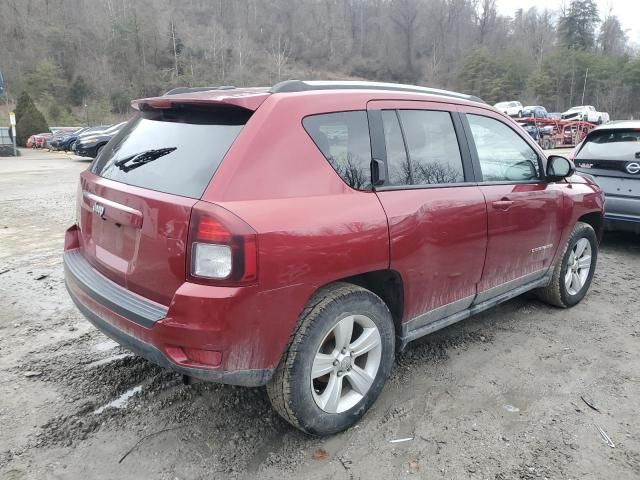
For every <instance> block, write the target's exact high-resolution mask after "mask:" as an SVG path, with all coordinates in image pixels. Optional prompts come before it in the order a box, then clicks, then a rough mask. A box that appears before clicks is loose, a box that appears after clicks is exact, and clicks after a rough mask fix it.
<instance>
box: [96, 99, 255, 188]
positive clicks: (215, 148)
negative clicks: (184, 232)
mask: <svg viewBox="0 0 640 480" xmlns="http://www.w3.org/2000/svg"><path fill="white" fill-rule="evenodd" d="M251 113H252V112H251V111H249V110H245V109H239V108H236V107H222V108H220V107H218V108H204V107H176V108H169V109H157V110H151V111H147V112H142V113H141V114H140V115H138V116H137V117H135V118H134V119H132V120H131V121H129V123H127V125H125V126H124V128H122V130H121V131H120V132H119V133H118V135H117V136H116V137H114V139H113V140H112V141H111V142H110V143H109V144H108V146H107V148H105V150H104V151H103V152H102V153H101V154H100V156H99V157H98V158H97V159H96V160H95V161H94V163H93V165H92V167H91V171H92V173H94V174H96V175H99V176H101V177H103V178H108V179H110V180H114V181H116V182H121V183H125V184H127V185H133V186H136V187H142V188H147V189H150V190H156V191H159V192H164V193H170V194H174V195H180V196H183V197H190V198H200V197H202V194H203V193H204V190H205V189H206V188H207V185H208V184H209V182H210V181H211V178H212V177H213V175H214V174H215V172H216V170H217V168H218V167H219V166H220V163H221V162H222V160H223V158H224V156H225V155H226V153H227V151H228V150H229V148H230V147H231V145H232V144H233V142H234V140H235V139H236V137H237V136H238V134H239V133H240V131H241V130H242V127H243V126H244V125H245V124H246V122H247V121H248V119H249V117H250V116H251Z"/></svg>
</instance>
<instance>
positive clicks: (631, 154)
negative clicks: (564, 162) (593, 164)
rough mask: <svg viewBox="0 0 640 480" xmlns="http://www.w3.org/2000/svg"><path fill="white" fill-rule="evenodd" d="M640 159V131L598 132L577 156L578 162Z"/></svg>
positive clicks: (590, 136) (591, 135)
mask: <svg viewBox="0 0 640 480" xmlns="http://www.w3.org/2000/svg"><path fill="white" fill-rule="evenodd" d="M637 159H640V130H630V129H621V130H600V131H598V130H596V131H594V132H592V133H591V134H590V135H589V136H588V137H587V141H586V142H585V144H584V146H583V147H582V148H581V149H580V151H579V152H578V154H577V155H576V160H625V161H630V160H637Z"/></svg>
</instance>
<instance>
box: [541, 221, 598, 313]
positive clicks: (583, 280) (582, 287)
mask: <svg viewBox="0 0 640 480" xmlns="http://www.w3.org/2000/svg"><path fill="white" fill-rule="evenodd" d="M597 260H598V239H597V237H596V232H595V231H594V230H593V227H591V225H589V224H587V223H583V222H578V223H576V226H575V227H574V228H573V231H572V232H571V235H570V236H569V240H568V241H567V244H566V246H565V249H564V252H563V253H562V257H561V258H560V260H559V262H558V264H557V265H556V266H555V267H554V270H553V275H552V278H551V282H550V283H549V285H547V286H546V287H544V288H540V289H538V290H537V291H536V293H537V294H538V296H539V297H540V299H541V300H543V301H544V302H546V303H549V304H550V305H554V306H556V307H560V308H568V307H573V306H574V305H576V304H578V303H579V302H580V301H581V300H582V299H583V298H584V296H585V295H586V294H587V291H588V290H589V287H590V286H591V281H592V279H593V274H594V273H595V270H596V263H597Z"/></svg>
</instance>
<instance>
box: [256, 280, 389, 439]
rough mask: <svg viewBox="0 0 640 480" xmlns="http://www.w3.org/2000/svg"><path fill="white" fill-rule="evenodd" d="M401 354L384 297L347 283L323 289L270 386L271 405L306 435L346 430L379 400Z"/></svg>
mask: <svg viewBox="0 0 640 480" xmlns="http://www.w3.org/2000/svg"><path fill="white" fill-rule="evenodd" d="M394 349H395V329H394V325H393V319H392V318H391V314H390V313H389V309H388V308H387V306H386V305H385V303H384V302H383V301H382V300H381V299H380V297H378V296H377V295H375V294H374V293H372V292H370V291H369V290H366V289H364V288H362V287H358V286H356V285H352V284H348V283H335V284H332V285H330V286H327V287H324V288H322V289H321V290H319V291H318V292H317V293H316V294H315V295H314V296H313V297H312V298H311V300H309V303H308V304H307V308H305V310H304V311H303V313H302V315H301V318H300V321H299V324H298V328H297V329H296V331H295V332H294V333H293V335H292V338H291V340H290V344H289V348H288V350H287V352H286V353H285V355H284V356H283V358H282V360H281V362H280V365H279V366H278V368H277V369H276V372H275V373H274V376H273V378H272V379H271V381H270V383H269V384H268V385H267V393H268V395H269V399H270V400H271V404H272V405H273V407H274V409H275V410H276V411H277V412H278V413H279V414H280V415H281V416H282V417H283V418H284V419H285V420H286V421H287V422H289V423H290V424H291V425H293V426H294V427H296V428H298V429H300V430H302V431H303V432H305V433H308V434H311V435H319V436H320V435H331V434H334V433H337V432H341V431H343V430H346V429H347V428H349V427H350V426H352V425H353V424H355V423H356V422H357V421H358V420H360V418H361V417H362V416H363V415H364V414H365V413H366V411H367V410H368V409H369V407H370V406H371V405H372V404H373V402H374V401H375V400H376V399H377V398H378V395H379V394H380V392H381V391H382V387H383V386H384V383H385V381H386V379H387V377H388V376H389V373H390V372H391V367H392V365H393V359H394Z"/></svg>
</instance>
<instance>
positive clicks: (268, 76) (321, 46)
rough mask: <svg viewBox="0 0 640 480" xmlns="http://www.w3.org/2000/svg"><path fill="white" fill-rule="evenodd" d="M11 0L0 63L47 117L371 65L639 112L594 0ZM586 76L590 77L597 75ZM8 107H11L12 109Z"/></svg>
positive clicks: (632, 62)
mask: <svg viewBox="0 0 640 480" xmlns="http://www.w3.org/2000/svg"><path fill="white" fill-rule="evenodd" d="M558 3H559V5H558V9H557V10H554V11H550V10H538V9H536V8H535V7H532V8H530V9H528V10H519V11H517V12H515V15H513V16H510V17H508V16H503V15H500V14H499V13H498V12H497V9H496V0H270V1H263V0H92V1H83V0H3V1H2V2H0V46H1V48H0V70H2V72H3V74H4V76H5V80H6V87H7V93H8V95H9V97H10V99H11V101H15V100H16V99H17V97H18V96H19V95H20V93H21V92H22V91H26V92H28V93H29V94H30V95H31V97H32V98H33V100H34V102H35V103H36V104H37V105H38V107H39V108H40V109H41V110H42V111H43V113H44V114H45V116H46V119H47V121H48V122H49V124H53V125H58V124H84V123H91V124H95V123H102V122H105V121H108V120H114V119H117V118H122V117H124V116H126V115H127V112H128V109H129V101H130V100H131V99H132V98H135V97H141V96H148V95H157V94H161V93H163V92H164V91H166V90H168V89H169V88H171V87H173V86H178V85H190V86H193V85H237V86H255V85H272V84H274V83H276V82H277V81H279V80H283V79H287V78H303V79H315V78H329V79H337V78H359V79H367V80H380V81H392V82H404V83H417V84H420V85H429V86H434V87H440V88H446V89H452V90H458V91H464V92H466V93H471V94H475V95H478V96H480V97H482V98H483V99H484V100H486V101H487V102H490V103H494V102H496V101H499V100H511V99H519V100H521V101H522V102H523V103H527V104H530V103H535V104H542V105H545V106H546V107H547V108H548V109H549V110H550V111H561V110H563V109H565V108H568V107H570V106H572V105H574V104H579V103H582V96H583V91H584V103H587V104H593V105H595V106H597V108H598V109H600V110H606V111H609V112H610V113H611V117H612V118H627V117H630V116H636V117H637V116H638V115H639V114H640V95H639V94H640V57H639V56H638V52H635V51H632V50H631V49H630V48H629V47H628V41H627V36H626V33H625V32H624V31H623V29H622V27H621V24H620V21H619V20H618V18H616V17H615V16H612V15H609V14H607V12H599V11H598V9H597V8H596V3H595V1H594V0H573V1H572V2H570V3H567V2H564V3H566V4H567V6H566V7H565V8H560V7H561V4H562V3H563V2H561V0H558ZM585 79H586V83H585ZM0 121H4V120H0Z"/></svg>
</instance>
